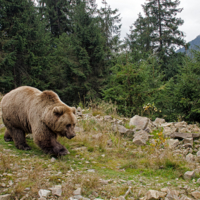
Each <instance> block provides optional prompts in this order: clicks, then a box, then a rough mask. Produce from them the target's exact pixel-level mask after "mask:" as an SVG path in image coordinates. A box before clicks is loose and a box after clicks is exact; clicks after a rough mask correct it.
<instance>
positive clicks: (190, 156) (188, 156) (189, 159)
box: [185, 153, 195, 163]
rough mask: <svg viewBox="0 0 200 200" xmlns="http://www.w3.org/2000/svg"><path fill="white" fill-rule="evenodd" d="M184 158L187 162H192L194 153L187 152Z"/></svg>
mask: <svg viewBox="0 0 200 200" xmlns="http://www.w3.org/2000/svg"><path fill="white" fill-rule="evenodd" d="M185 159H186V160H187V162H189V163H192V162H194V161H195V158H194V155H193V154H191V153H189V154H188V155H187V156H186V158H185Z"/></svg>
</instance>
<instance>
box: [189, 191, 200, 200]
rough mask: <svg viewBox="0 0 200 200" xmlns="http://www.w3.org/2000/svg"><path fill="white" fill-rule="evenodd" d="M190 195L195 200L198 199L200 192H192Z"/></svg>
mask: <svg viewBox="0 0 200 200" xmlns="http://www.w3.org/2000/svg"><path fill="white" fill-rule="evenodd" d="M191 194H192V196H193V197H194V198H195V199H200V192H199V191H194V192H192V193H191Z"/></svg>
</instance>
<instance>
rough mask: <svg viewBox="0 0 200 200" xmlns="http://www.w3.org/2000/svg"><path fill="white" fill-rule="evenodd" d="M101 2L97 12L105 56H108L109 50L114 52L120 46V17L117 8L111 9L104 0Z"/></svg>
mask: <svg viewBox="0 0 200 200" xmlns="http://www.w3.org/2000/svg"><path fill="white" fill-rule="evenodd" d="M102 3H103V4H104V7H101V8H100V9H99V10H98V11H97V12H98V16H99V21H100V27H101V30H102V33H103V35H104V37H105V42H106V47H107V49H106V52H107V54H108V55H107V57H109V54H110V53H109V51H111V52H116V51H118V49H119V48H120V45H121V41H120V33H121V26H122V24H121V18H120V14H119V13H118V9H114V10H112V9H111V7H110V6H109V5H107V2H106V0H103V1H102Z"/></svg>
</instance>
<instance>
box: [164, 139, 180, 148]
mask: <svg viewBox="0 0 200 200" xmlns="http://www.w3.org/2000/svg"><path fill="white" fill-rule="evenodd" d="M167 143H168V145H169V148H170V149H173V148H175V147H176V146H178V145H179V140H178V139H176V140H174V139H168V140H167Z"/></svg>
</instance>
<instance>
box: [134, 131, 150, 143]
mask: <svg viewBox="0 0 200 200" xmlns="http://www.w3.org/2000/svg"><path fill="white" fill-rule="evenodd" d="M149 137H150V135H149V134H148V133H147V132H146V131H144V130H140V131H138V132H136V133H135V135H134V139H133V143H134V144H135V145H145V144H146V142H147V141H148V139H149Z"/></svg>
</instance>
